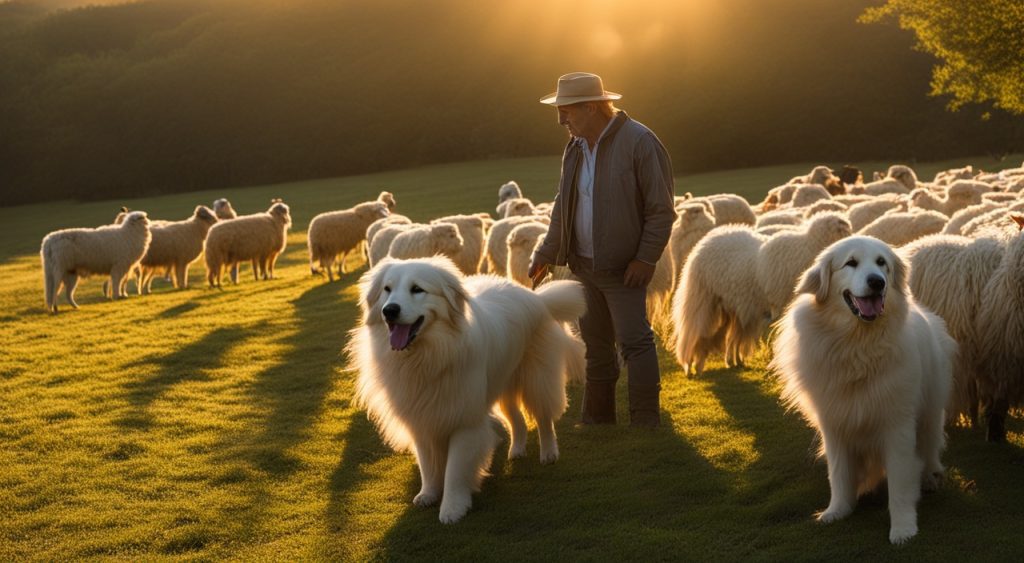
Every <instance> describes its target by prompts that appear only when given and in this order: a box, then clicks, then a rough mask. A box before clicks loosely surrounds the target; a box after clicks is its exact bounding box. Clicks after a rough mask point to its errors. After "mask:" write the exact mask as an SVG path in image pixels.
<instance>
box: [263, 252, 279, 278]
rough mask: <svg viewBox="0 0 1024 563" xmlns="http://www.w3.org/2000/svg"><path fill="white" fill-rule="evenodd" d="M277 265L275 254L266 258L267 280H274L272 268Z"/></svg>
mask: <svg viewBox="0 0 1024 563" xmlns="http://www.w3.org/2000/svg"><path fill="white" fill-rule="evenodd" d="M276 264H277V253H276V252H275V253H273V254H271V255H270V256H267V266H266V268H267V276H268V278H267V279H271V280H272V279H274V266H275V265H276Z"/></svg>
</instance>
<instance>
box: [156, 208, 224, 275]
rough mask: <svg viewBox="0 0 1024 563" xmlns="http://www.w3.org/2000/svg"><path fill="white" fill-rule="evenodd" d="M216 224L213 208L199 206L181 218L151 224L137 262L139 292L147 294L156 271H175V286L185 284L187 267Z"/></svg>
mask: <svg viewBox="0 0 1024 563" xmlns="http://www.w3.org/2000/svg"><path fill="white" fill-rule="evenodd" d="M216 223H217V216H216V215H215V213H214V211H213V210H212V209H210V208H209V207H206V206H205V205H198V206H196V208H195V211H194V212H193V213H192V216H191V217H190V218H188V219H186V220H184V221H175V222H167V223H163V224H158V225H151V226H150V229H149V231H150V233H151V234H152V238H151V240H150V243H149V247H148V248H147V250H146V254H145V256H143V257H142V260H141V261H140V262H139V274H138V280H137V285H138V286H139V290H140V292H142V293H147V294H148V293H150V291H151V289H152V285H153V278H154V277H155V275H156V273H157V272H158V271H167V272H173V273H174V279H173V280H172V281H173V283H174V287H176V288H178V289H184V288H186V287H188V267H189V265H190V264H191V263H192V262H194V261H195V260H196V259H197V258H199V255H200V254H201V253H202V252H203V243H204V242H205V241H206V235H207V233H209V231H210V229H211V228H212V227H213V225H215V224H216Z"/></svg>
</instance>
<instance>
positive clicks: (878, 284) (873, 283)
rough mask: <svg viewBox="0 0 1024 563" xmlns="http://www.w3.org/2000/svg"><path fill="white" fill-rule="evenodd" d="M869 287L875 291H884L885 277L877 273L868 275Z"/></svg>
mask: <svg viewBox="0 0 1024 563" xmlns="http://www.w3.org/2000/svg"><path fill="white" fill-rule="evenodd" d="M868 287H870V288H871V289H872V290H874V291H882V290H883V289H885V278H883V277H882V276H876V275H870V276H868Z"/></svg>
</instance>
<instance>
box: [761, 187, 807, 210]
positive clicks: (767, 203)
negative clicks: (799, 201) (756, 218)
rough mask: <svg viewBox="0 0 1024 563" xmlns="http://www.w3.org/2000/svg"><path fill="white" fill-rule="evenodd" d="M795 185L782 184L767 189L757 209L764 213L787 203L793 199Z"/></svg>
mask: <svg viewBox="0 0 1024 563" xmlns="http://www.w3.org/2000/svg"><path fill="white" fill-rule="evenodd" d="M801 183H802V182H801ZM796 187H797V184H783V185H781V186H776V187H774V188H772V189H770V190H768V194H767V195H765V198H764V201H762V202H761V203H760V204H759V205H758V211H759V212H760V213H764V212H766V211H771V210H773V209H777V208H779V207H780V206H783V205H786V204H788V203H789V202H790V201H792V199H793V192H795V191H796Z"/></svg>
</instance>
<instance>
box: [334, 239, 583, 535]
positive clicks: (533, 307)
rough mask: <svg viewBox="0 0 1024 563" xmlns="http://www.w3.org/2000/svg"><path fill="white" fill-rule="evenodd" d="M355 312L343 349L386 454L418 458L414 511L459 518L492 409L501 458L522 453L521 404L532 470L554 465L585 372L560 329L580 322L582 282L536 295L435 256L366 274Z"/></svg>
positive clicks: (575, 344) (490, 436) (483, 469)
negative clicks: (536, 450)
mask: <svg viewBox="0 0 1024 563" xmlns="http://www.w3.org/2000/svg"><path fill="white" fill-rule="evenodd" d="M360 302H361V305H362V309H363V319H362V323H361V324H360V326H358V327H357V328H355V329H353V330H352V332H351V340H350V341H349V344H348V347H347V348H348V352H349V356H350V358H351V360H352V366H353V367H354V368H355V369H357V370H358V372H359V377H358V384H357V390H356V393H357V399H358V401H359V402H360V404H361V405H363V406H365V407H366V409H367V411H368V412H369V415H370V418H371V419H373V421H374V422H375V423H376V425H377V427H378V429H379V430H380V432H381V434H382V435H383V437H384V440H385V441H386V442H387V443H388V444H389V445H390V446H391V447H393V448H394V449H396V450H398V451H412V452H413V453H414V454H415V455H416V462H417V464H418V465H419V469H420V477H421V479H422V488H421V489H420V492H419V494H417V495H416V497H415V498H414V499H413V503H414V504H416V505H418V506H428V505H431V504H434V503H436V502H437V501H439V500H440V501H441V511H440V520H441V521H442V522H444V523H452V522H456V521H458V520H459V519H461V518H462V517H463V516H464V515H465V514H466V512H467V511H468V510H469V507H470V505H471V503H472V499H471V495H472V492H473V491H476V490H479V487H480V482H481V480H482V479H483V477H484V476H486V475H487V469H488V467H489V466H490V463H491V454H492V453H493V451H494V448H495V446H496V445H497V441H498V437H497V435H496V434H495V432H494V429H493V427H492V424H491V420H492V409H493V407H494V406H495V405H496V404H497V405H499V406H500V413H501V415H502V416H503V418H504V420H505V422H506V424H507V426H508V427H509V433H510V435H511V444H510V446H509V458H518V457H522V456H524V455H525V454H526V419H525V418H524V416H523V414H522V412H521V411H520V408H519V407H520V404H522V406H524V407H525V408H526V410H527V411H528V412H529V414H530V415H531V416H532V417H533V419H534V420H535V421H536V423H537V432H538V434H539V438H540V461H541V463H552V462H554V461H555V460H556V459H558V442H557V440H556V438H555V426H554V424H555V421H557V420H558V419H559V418H560V417H561V415H562V413H563V412H564V411H565V407H566V396H565V383H566V377H567V372H573V374H574V375H578V373H580V372H582V370H583V364H584V359H583V344H582V343H581V342H579V341H578V340H576V339H574V338H573V337H572V336H571V335H570V334H569V333H568V332H567V331H566V329H565V327H564V325H563V324H562V323H566V322H569V321H573V320H575V319H577V318H579V317H580V316H581V315H582V314H583V313H584V310H585V308H586V305H585V301H584V296H583V288H582V286H581V285H580V284H579V283H577V282H571V281H559V282H553V283H549V284H546V285H545V286H543V287H541V288H540V289H539V290H538V291H537V292H536V293H534V292H532V291H530V290H528V289H526V288H524V287H521V286H518V285H516V284H514V283H511V282H510V281H508V280H505V279H502V278H498V277H495V276H472V277H468V278H463V277H462V275H461V274H460V273H459V271H458V269H456V267H455V265H454V264H452V262H451V261H450V260H448V259H446V258H442V257H434V258H423V259H416V260H393V259H387V260H384V261H382V262H381V263H380V264H378V265H377V266H376V267H374V268H373V269H372V270H370V271H368V272H367V273H366V274H364V275H363V277H362V279H361V280H360Z"/></svg>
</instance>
